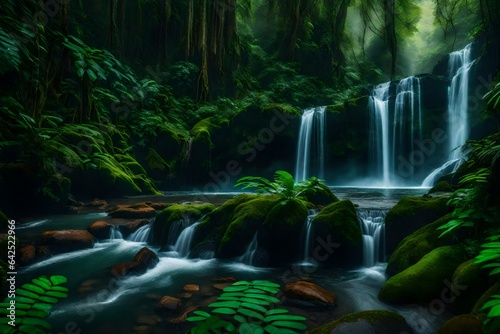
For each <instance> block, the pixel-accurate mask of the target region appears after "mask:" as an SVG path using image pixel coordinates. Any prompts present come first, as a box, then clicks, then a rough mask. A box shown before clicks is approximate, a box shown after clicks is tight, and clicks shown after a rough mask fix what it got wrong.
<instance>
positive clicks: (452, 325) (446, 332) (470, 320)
mask: <svg viewBox="0 0 500 334" xmlns="http://www.w3.org/2000/svg"><path fill="white" fill-rule="evenodd" d="M482 328H483V319H482V318H481V317H478V316H476V315H472V314H462V315H457V316H455V317H453V318H451V319H450V320H448V321H447V322H445V323H444V325H443V326H441V327H440V328H439V329H438V331H437V332H436V334H481V333H483V330H482Z"/></svg>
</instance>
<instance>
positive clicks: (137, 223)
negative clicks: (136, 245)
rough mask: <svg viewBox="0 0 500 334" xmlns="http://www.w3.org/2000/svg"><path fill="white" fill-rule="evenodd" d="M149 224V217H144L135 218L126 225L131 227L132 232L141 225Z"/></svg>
mask: <svg viewBox="0 0 500 334" xmlns="http://www.w3.org/2000/svg"><path fill="white" fill-rule="evenodd" d="M147 224H149V219H147V218H144V219H135V220H132V221H131V222H130V223H128V224H127V225H126V226H127V227H128V228H129V229H130V233H134V232H135V231H137V230H138V229H139V228H140V227H142V226H144V225H147Z"/></svg>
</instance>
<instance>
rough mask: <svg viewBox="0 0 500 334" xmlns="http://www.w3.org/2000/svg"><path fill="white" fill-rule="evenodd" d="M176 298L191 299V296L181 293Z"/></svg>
mask: <svg viewBox="0 0 500 334" xmlns="http://www.w3.org/2000/svg"><path fill="white" fill-rule="evenodd" d="M177 296H178V297H179V298H181V299H190V298H192V297H193V294H192V293H189V292H181V293H179V294H178V295H177Z"/></svg>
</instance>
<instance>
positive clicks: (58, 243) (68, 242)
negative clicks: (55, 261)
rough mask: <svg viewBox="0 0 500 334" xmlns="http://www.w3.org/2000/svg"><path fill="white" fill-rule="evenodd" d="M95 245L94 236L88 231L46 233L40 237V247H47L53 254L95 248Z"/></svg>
mask: <svg viewBox="0 0 500 334" xmlns="http://www.w3.org/2000/svg"><path fill="white" fill-rule="evenodd" d="M94 243H95V238H94V236H93V235H92V234H90V233H89V232H88V231H86V230H59V231H45V232H42V233H41V234H40V237H39V245H41V246H46V247H47V248H48V249H49V250H50V253H51V254H58V253H65V252H71V251H75V250H81V249H87V248H93V247H94Z"/></svg>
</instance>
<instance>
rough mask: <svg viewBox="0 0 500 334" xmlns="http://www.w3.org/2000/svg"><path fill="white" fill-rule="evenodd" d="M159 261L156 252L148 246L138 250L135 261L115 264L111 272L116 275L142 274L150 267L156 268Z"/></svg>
mask: <svg viewBox="0 0 500 334" xmlns="http://www.w3.org/2000/svg"><path fill="white" fill-rule="evenodd" d="M158 262H160V259H159V258H158V256H157V255H156V254H155V252H153V251H152V250H150V249H149V248H147V247H143V248H142V249H141V250H140V251H139V252H137V254H136V255H135V257H134V260H133V261H131V262H124V263H119V264H117V265H115V266H114V267H113V268H112V269H111V274H112V275H113V276H115V277H123V276H128V275H141V274H144V273H145V272H146V271H147V270H148V269H151V268H154V267H155V266H156V265H157V264H158Z"/></svg>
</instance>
